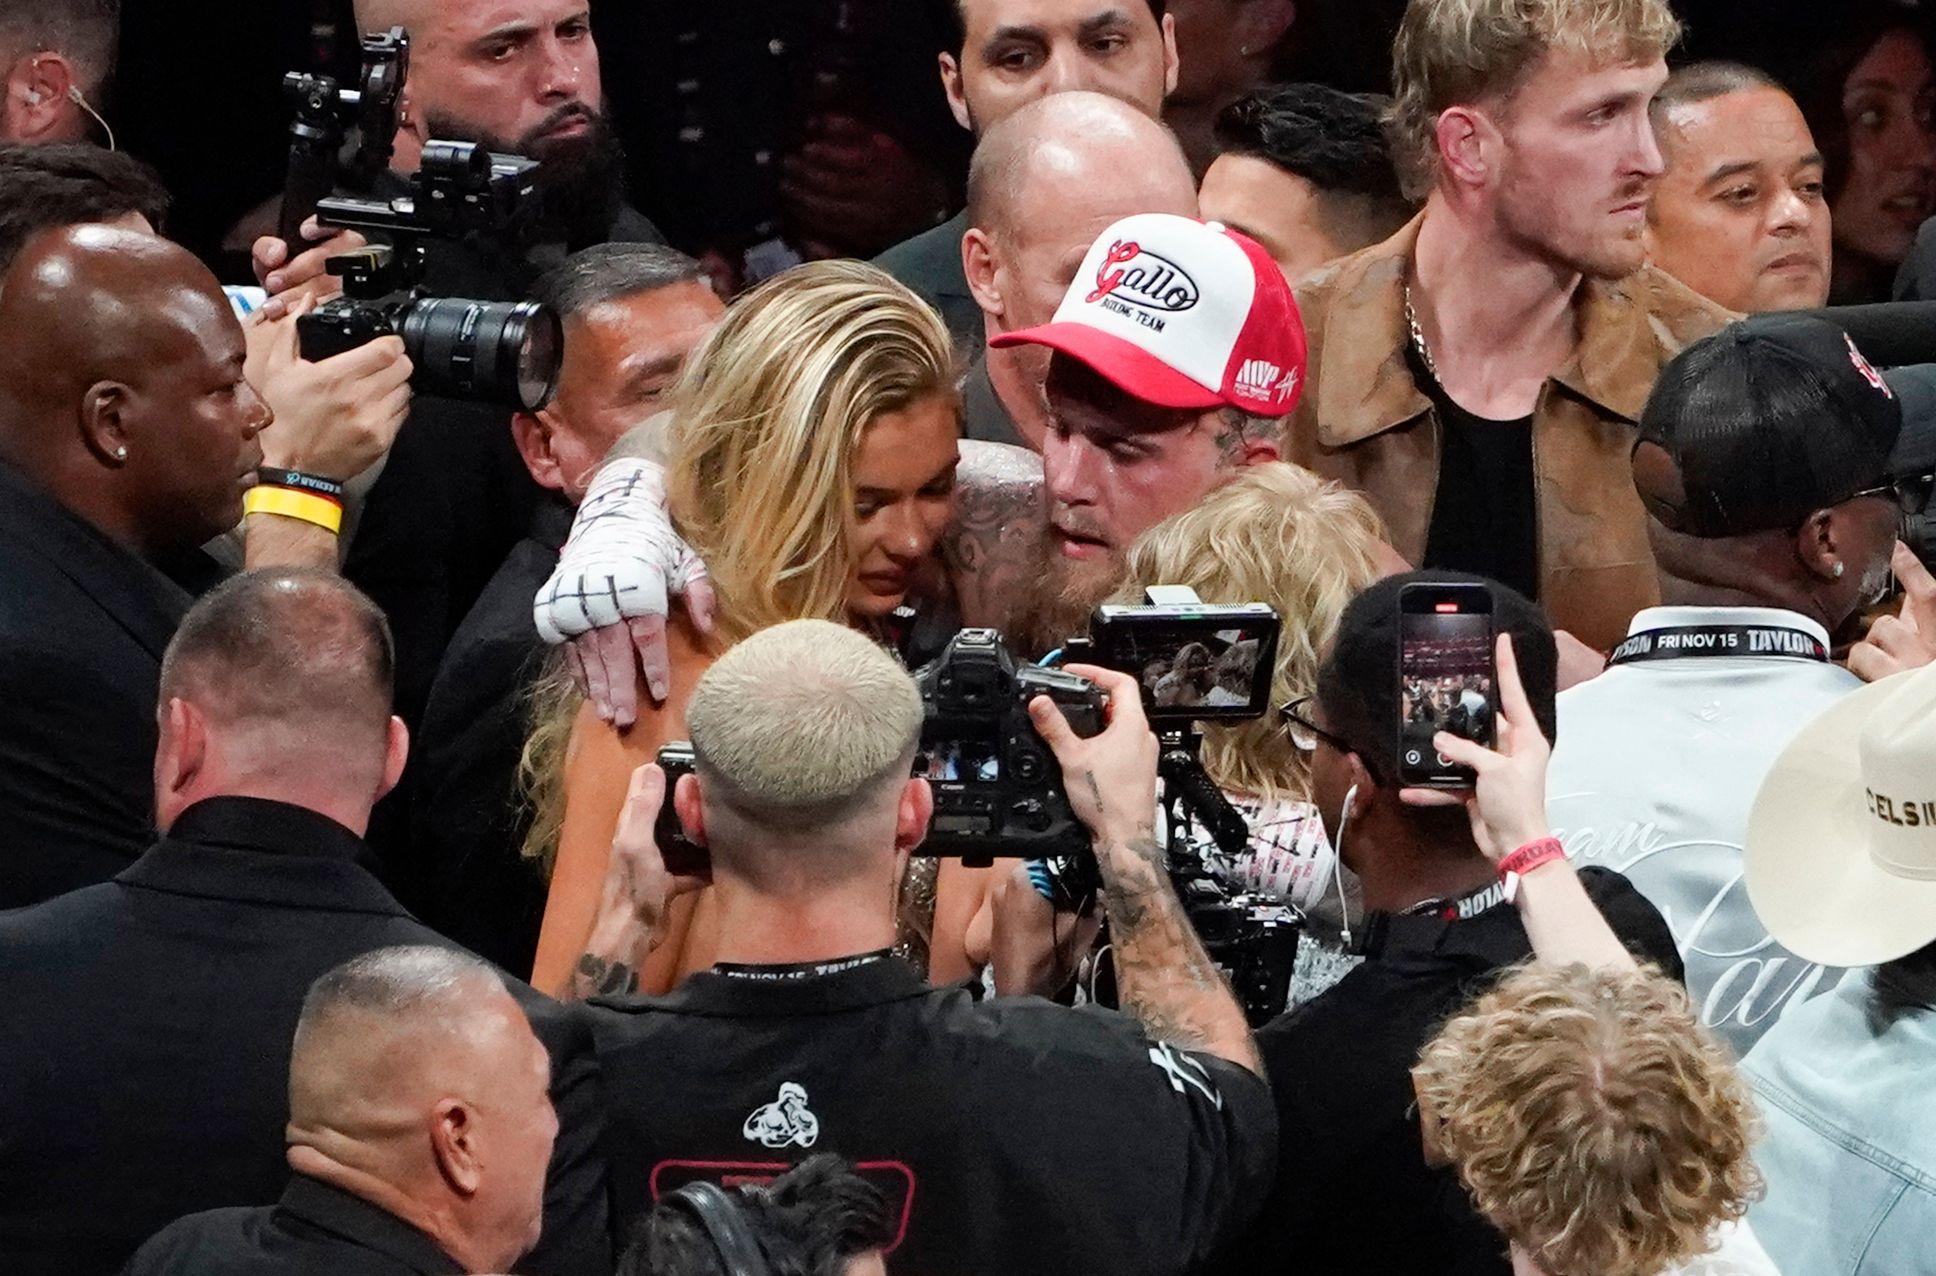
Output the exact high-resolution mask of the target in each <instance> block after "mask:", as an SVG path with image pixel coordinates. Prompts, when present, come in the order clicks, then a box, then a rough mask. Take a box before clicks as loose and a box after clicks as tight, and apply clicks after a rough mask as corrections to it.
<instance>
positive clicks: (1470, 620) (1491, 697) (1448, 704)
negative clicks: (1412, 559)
mask: <svg viewBox="0 0 1936 1276" xmlns="http://www.w3.org/2000/svg"><path fill="white" fill-rule="evenodd" d="M1406 593H1407V594H1408V595H1409V594H1410V593H1411V591H1410V590H1407V591H1406ZM1400 622H1401V628H1400V634H1399V657H1398V659H1399V685H1398V690H1399V706H1398V709H1399V749H1398V762H1399V773H1400V774H1399V778H1400V780H1401V781H1402V782H1404V783H1406V784H1425V785H1438V786H1442V787H1443V786H1463V785H1469V784H1471V783H1472V779H1473V777H1472V772H1471V771H1470V770H1469V769H1467V768H1465V767H1462V766H1458V765H1456V764H1454V763H1453V762H1452V761H1451V760H1450V759H1448V758H1446V757H1445V756H1444V755H1443V754H1441V753H1440V752H1439V751H1438V750H1437V749H1436V748H1434V747H1433V744H1432V738H1433V737H1434V736H1435V735H1436V734H1437V733H1438V732H1441V731H1446V732H1450V733H1451V734H1453V735H1456V736H1463V737H1464V738H1465V739H1468V740H1475V741H1477V742H1478V743H1480V744H1485V745H1490V744H1491V743H1492V726H1493V713H1494V709H1495V706H1496V705H1497V703H1498V702H1497V696H1496V693H1495V685H1496V684H1495V679H1494V674H1493V650H1492V647H1493V629H1492V598H1491V595H1490V594H1489V593H1488V592H1487V591H1485V590H1484V589H1477V590H1457V591H1454V590H1452V589H1451V588H1449V587H1438V588H1436V589H1433V590H1432V591H1431V592H1430V593H1429V594H1427V595H1423V596H1421V597H1419V598H1411V597H1406V598H1403V599H1402V600H1401V602H1400Z"/></svg>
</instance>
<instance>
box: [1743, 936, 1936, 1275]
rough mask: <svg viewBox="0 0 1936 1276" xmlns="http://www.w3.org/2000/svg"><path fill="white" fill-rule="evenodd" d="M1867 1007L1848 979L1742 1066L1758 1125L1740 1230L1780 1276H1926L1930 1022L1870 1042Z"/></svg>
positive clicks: (1853, 978) (1774, 1032) (1933, 1194)
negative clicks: (1755, 1199) (1755, 1179)
mask: <svg viewBox="0 0 1936 1276" xmlns="http://www.w3.org/2000/svg"><path fill="white" fill-rule="evenodd" d="M1868 998H1869V975H1868V974H1867V972H1862V973H1859V974H1855V973H1852V974H1851V975H1850V976H1849V978H1847V979H1845V980H1843V981H1842V983H1841V984H1840V985H1839V986H1838V987H1837V988H1836V989H1835V990H1834V991H1833V992H1830V993H1825V994H1823V995H1822V996H1819V997H1816V998H1814V999H1812V1000H1810V1001H1808V1002H1807V1003H1805V1004H1803V1005H1800V1006H1795V1007H1793V1008H1791V1009H1790V1010H1789V1012H1788V1013H1787V1014H1786V1015H1785V1016H1783V1017H1782V1019H1781V1022H1779V1023H1777V1024H1776V1025H1775V1026H1774V1027H1773V1028H1770V1029H1769V1030H1768V1032H1767V1034H1766V1035H1765V1036H1763V1037H1762V1039H1761V1042H1760V1044H1758V1045H1757V1046H1756V1047H1755V1048H1754V1050H1753V1051H1752V1052H1750V1054H1749V1055H1748V1058H1747V1060H1746V1061H1745V1062H1744V1063H1743V1064H1742V1068H1743V1070H1744V1071H1745V1072H1746V1073H1747V1075H1748V1079H1749V1081H1750V1082H1752V1084H1753V1085H1754V1088H1755V1093H1756V1095H1757V1096H1758V1097H1759V1098H1760V1100H1761V1111H1762V1115H1763V1117H1764V1118H1765V1119H1766V1121H1767V1133H1766V1135H1765V1137H1764V1138H1763V1140H1762V1142H1761V1144H1760V1145H1759V1146H1758V1148H1757V1149H1756V1152H1757V1155H1756V1160H1757V1161H1758V1162H1759V1163H1760V1165H1761V1170H1762V1173H1763V1174H1764V1175H1765V1176H1766V1177H1767V1180H1768V1195H1767V1197H1766V1198H1765V1199H1764V1200H1762V1201H1761V1202H1760V1203H1759V1204H1757V1205H1756V1206H1755V1207H1754V1208H1753V1209H1751V1210H1750V1211H1749V1212H1748V1221H1749V1222H1750V1223H1751V1224H1752V1225H1753V1227H1754V1230H1755V1232H1756V1234H1757V1235H1759V1237H1760V1238H1761V1242H1762V1244H1763V1245H1764V1246H1766V1247H1767V1250H1768V1253H1769V1254H1770V1255H1771V1256H1773V1258H1774V1260H1775V1264H1776V1265H1777V1266H1778V1267H1780V1268H1781V1270H1782V1273H1783V1276H1922V1274H1924V1273H1932V1274H1936V1013H1931V1012H1927V1011H1911V1012H1910V1013H1908V1014H1906V1015H1904V1016H1903V1017H1901V1018H1900V1019H1898V1020H1897V1021H1896V1022H1895V1023H1894V1024H1892V1025H1891V1026H1890V1027H1889V1029H1888V1030H1887V1031H1886V1032H1883V1033H1882V1034H1880V1035H1877V1034H1876V1033H1874V1032H1872V1031H1870V1029H1869V1023H1868V1018H1867V1015H1866V1007H1867V1005H1868Z"/></svg>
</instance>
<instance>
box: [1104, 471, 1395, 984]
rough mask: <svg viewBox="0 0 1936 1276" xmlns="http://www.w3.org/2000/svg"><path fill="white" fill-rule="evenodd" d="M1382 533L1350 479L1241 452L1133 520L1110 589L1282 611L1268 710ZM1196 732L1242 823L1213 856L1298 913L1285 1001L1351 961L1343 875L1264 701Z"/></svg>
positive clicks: (1331, 624) (1303, 687)
mask: <svg viewBox="0 0 1936 1276" xmlns="http://www.w3.org/2000/svg"><path fill="white" fill-rule="evenodd" d="M1383 537H1384V529H1383V527H1382V526H1381V525H1380V523H1379V521H1378V516H1377V515H1376V514H1374V513H1372V511H1371V507H1370V506H1369V505H1367V504H1366V503H1365V500H1364V498H1363V497H1361V496H1359V495H1357V494H1356V493H1355V492H1349V491H1346V490H1345V489H1344V488H1342V487H1340V486H1338V485H1337V484H1336V483H1331V482H1328V481H1326V480H1324V479H1320V478H1318V477H1317V476H1315V475H1313V474H1312V473H1311V472H1310V471H1308V470H1305V469H1302V468H1300V467H1298V466H1295V465H1290V464H1286V463H1283V462H1273V463H1271V464H1267V465H1255V466H1252V467H1250V468H1249V469H1247V470H1245V471H1244V472H1243V473H1242V474H1241V475H1239V476H1238V477H1237V478H1235V479H1233V480H1232V481H1231V482H1229V483H1226V484H1225V485H1224V486H1223V487H1221V488H1218V489H1217V490H1216V491H1215V492H1213V493H1211V494H1210V496H1209V497H1208V498H1207V499H1205V500H1204V502H1203V503H1202V504H1201V505H1199V506H1197V507H1196V508H1195V509H1192V510H1188V511H1186V512H1184V513H1182V514H1178V515H1175V516H1174V517H1171V518H1168V519H1165V520H1164V521H1163V522H1161V523H1158V524H1157V525H1156V526H1155V527H1152V528H1151V529H1150V530H1149V531H1147V532H1145V533H1143V535H1142V536H1141V537H1140V538H1138V540H1137V541H1136V544H1135V545H1134V546H1132V547H1131V549H1130V551H1129V559H1128V576H1127V580H1126V583H1125V585H1124V587H1123V589H1122V591H1121V592H1120V593H1119V594H1118V596H1117V601H1118V602H1125V603H1140V602H1142V601H1143V591H1144V589H1146V588H1147V587H1148V586H1150V585H1188V586H1190V587H1191V588H1192V589H1194V590H1196V591H1197V596H1198V597H1200V598H1202V599H1203V601H1205V602H1207V603H1249V602H1261V603H1269V604H1270V605H1271V606H1272V607H1274V608H1276V610H1277V614H1278V616H1279V617H1281V618H1282V620H1283V625H1284V627H1283V632H1282V635H1281V636H1280V638H1279V639H1278V644H1277V667H1276V669H1275V670H1274V671H1273V673H1272V675H1271V706H1272V709H1273V710H1275V709H1276V708H1277V706H1280V705H1286V704H1290V703H1292V702H1293V701H1295V700H1297V699H1298V698H1299V697H1302V696H1308V695H1310V694H1311V693H1312V691H1313V690H1314V688H1315V683H1316V679H1317V670H1318V660H1319V656H1320V655H1321V653H1322V652H1323V651H1324V648H1325V646H1326V645H1327V644H1328V643H1329V642H1330V641H1331V636H1332V634H1333V633H1334V632H1335V631H1336V629H1337V624H1338V615H1339V613H1341V612H1342V611H1343V610H1344V605H1345V604H1346V603H1348V602H1350V601H1351V599H1352V597H1353V596H1354V595H1356V594H1357V593H1358V591H1359V590H1361V589H1363V588H1364V587H1365V586H1366V585H1369V584H1370V583H1371V582H1372V581H1374V580H1377V579H1378V578H1379V577H1381V576H1385V575H1388V574H1390V573H1391V572H1394V571H1402V570H1404V564H1403V563H1402V562H1400V561H1399V559H1398V556H1397V555H1396V554H1395V553H1393V552H1392V550H1391V548H1390V546H1388V545H1386V544H1385V542H1384V539H1383ZM1203 736H1204V739H1203V766H1204V770H1206V771H1208V772H1209V774H1210V778H1211V779H1213V780H1215V781H1216V782H1217V786H1218V787H1219V788H1221V789H1222V790H1223V791H1224V793H1225V794H1226V795H1227V796H1229V797H1230V799H1231V800H1232V802H1233V803H1235V805H1236V806H1237V809H1238V810H1239V811H1240V812H1242V813H1243V815H1244V818H1245V820H1246V821H1247V822H1248V823H1249V825H1250V830H1251V845H1250V849H1249V851H1248V852H1247V853H1246V854H1245V855H1244V856H1243V857H1242V858H1241V859H1240V860H1239V861H1238V862H1237V863H1235V864H1231V865H1226V866H1225V867H1226V869H1227V870H1228V872H1229V874H1230V875H1231V876H1232V877H1233V879H1235V880H1238V881H1241V882H1242V883H1243V884H1244V885H1246V886H1248V887H1250V888H1251V889H1254V890H1259V891H1263V892H1265V893H1267V894H1270V895H1273V896H1276V897H1278V898H1282V899H1288V900H1290V901H1292V902H1293V903H1295V904H1297V905H1298V906H1299V907H1300V908H1302V909H1303V910H1304V911H1305V913H1306V915H1307V917H1308V918H1309V922H1310V925H1309V929H1307V931H1306V933H1305V942H1304V943H1303V944H1302V945H1301V946H1300V948H1299V951H1298V964H1297V969H1296V971H1295V973H1294V974H1293V976H1292V981H1291V1001H1292V1004H1297V1003H1300V1002H1304V1001H1308V1000H1309V999H1310V998H1312V997H1314V996H1316V995H1317V994H1318V993H1319V992H1322V991H1323V990H1324V989H1325V988H1328V987H1330V986H1331V985H1332V984H1333V983H1336V982H1337V981H1338V980H1339V979H1341V978H1343V977H1344V974H1345V972H1346V971H1347V970H1349V969H1350V967H1351V965H1352V964H1353V960H1352V959H1351V958H1349V957H1347V955H1346V954H1345V952H1344V945H1343V942H1342V926H1343V923H1344V920H1345V919H1344V916H1343V912H1344V907H1345V905H1344V904H1343V892H1344V888H1345V884H1344V882H1343V880H1342V879H1341V877H1340V876H1339V869H1338V867H1337V857H1336V856H1335V855H1334V854H1333V853H1332V850H1331V847H1330V845H1329V843H1328V842H1327V841H1326V839H1325V836H1324V824H1323V822H1322V821H1321V820H1319V819H1318V815H1317V811H1316V809H1315V808H1314V807H1312V806H1311V804H1310V802H1309V801H1308V797H1309V782H1310V758H1309V755H1308V754H1306V753H1305V752H1303V751H1302V750H1301V749H1299V748H1298V747H1297V746H1296V745H1295V744H1294V743H1293V740H1292V737H1291V735H1290V733H1287V732H1286V731H1285V729H1284V727H1283V725H1282V724H1281V723H1280V722H1279V720H1278V715H1277V714H1276V713H1275V712H1271V713H1267V714H1266V715H1265V716H1264V717H1262V718H1258V719H1256V720H1254V721H1250V722H1242V723H1236V724H1232V725H1227V726H1214V725H1207V726H1205V727H1204V730H1203ZM1205 849H1206V850H1208V851H1210V852H1211V853H1212V854H1214V847H1212V846H1208V845H1206V848H1205Z"/></svg>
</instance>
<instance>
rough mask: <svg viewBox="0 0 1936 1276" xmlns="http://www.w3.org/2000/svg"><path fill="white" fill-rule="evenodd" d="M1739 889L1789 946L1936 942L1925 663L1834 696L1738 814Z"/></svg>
mask: <svg viewBox="0 0 1936 1276" xmlns="http://www.w3.org/2000/svg"><path fill="white" fill-rule="evenodd" d="M1745 858H1746V872H1747V885H1748V899H1749V901H1750V902H1751V903H1752V904H1753V905H1754V910H1755V913H1756V915H1758V916H1759V917H1760V918H1761V921H1762V924H1763V925H1765V926H1766V927H1767V928H1768V933H1769V934H1770V935H1771V936H1773V937H1774V939H1775V940H1776V942H1778V943H1780V944H1781V945H1782V946H1783V947H1785V948H1787V949H1788V950H1789V951H1791V952H1793V953H1795V954H1797V955H1798V956H1800V957H1802V958H1804V959H1805V960H1808V961H1815V962H1821V963H1822V964H1823V965H1827V966H1873V965H1875V964H1877V963H1879V962H1885V961H1890V960H1893V959H1894V958H1897V957H1901V956H1904V955H1906V954H1908V953H1912V952H1914V951H1916V950H1917V949H1918V948H1921V947H1923V946H1924V945H1926V944H1929V943H1931V942H1932V941H1936V666H1930V667H1928V668H1925V669H1919V670H1913V671H1911V672H1909V673H1900V674H1897V675H1895V676H1894V677H1891V678H1885V679H1883V680H1882V681H1881V682H1877V683H1872V684H1870V685H1869V686H1866V687H1862V688H1859V689H1857V690H1855V691H1852V692H1850V693H1849V694H1848V695H1846V696H1844V697H1843V698H1842V699H1841V700H1839V701H1837V702H1836V703H1835V704H1834V705H1832V706H1830V707H1829V708H1828V710H1827V711H1826V712H1824V713H1822V714H1820V715H1819V716H1817V717H1816V719H1815V720H1814V721H1813V722H1811V723H1809V724H1808V725H1807V726H1806V727H1803V728H1802V731H1801V734H1799V735H1797V736H1796V737H1795V740H1794V742H1793V743H1791V744H1790V745H1789V746H1788V748H1787V749H1785V750H1783V752H1782V755H1781V757H1780V758H1779V759H1777V760H1776V762H1775V765H1774V767H1773V768H1772V769H1770V770H1769V772H1768V778H1767V779H1765V780H1763V781H1762V784H1761V792H1760V793H1758V794H1757V795H1756V796H1755V802H1754V809H1753V810H1752V811H1750V812H1749V815H1748V845H1747V855H1746V857H1745Z"/></svg>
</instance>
